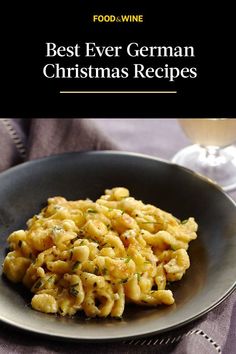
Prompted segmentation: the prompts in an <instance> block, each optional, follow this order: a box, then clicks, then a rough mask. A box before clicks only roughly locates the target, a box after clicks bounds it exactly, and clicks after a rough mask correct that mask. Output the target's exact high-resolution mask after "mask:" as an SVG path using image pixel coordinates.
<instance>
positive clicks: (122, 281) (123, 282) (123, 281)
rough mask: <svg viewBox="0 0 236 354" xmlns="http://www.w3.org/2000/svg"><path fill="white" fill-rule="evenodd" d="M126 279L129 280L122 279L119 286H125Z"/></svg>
mask: <svg viewBox="0 0 236 354" xmlns="http://www.w3.org/2000/svg"><path fill="white" fill-rule="evenodd" d="M128 279H129V278H126V279H122V280H121V281H120V283H121V284H125V283H127V281H128Z"/></svg>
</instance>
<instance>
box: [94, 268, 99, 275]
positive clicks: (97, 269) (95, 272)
mask: <svg viewBox="0 0 236 354" xmlns="http://www.w3.org/2000/svg"><path fill="white" fill-rule="evenodd" d="M98 273H99V268H98V266H96V267H95V268H94V274H95V275H98Z"/></svg>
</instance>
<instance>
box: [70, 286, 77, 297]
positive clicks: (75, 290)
mask: <svg viewBox="0 0 236 354" xmlns="http://www.w3.org/2000/svg"><path fill="white" fill-rule="evenodd" d="M69 293H70V295H72V296H75V297H76V296H78V295H79V291H78V290H77V289H75V288H74V286H72V287H71V288H70V290H69Z"/></svg>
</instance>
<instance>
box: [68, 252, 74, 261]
mask: <svg viewBox="0 0 236 354" xmlns="http://www.w3.org/2000/svg"><path fill="white" fill-rule="evenodd" d="M72 257H73V251H70V258H69V260H70V261H71V259H72Z"/></svg>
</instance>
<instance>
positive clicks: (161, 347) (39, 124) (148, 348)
mask: <svg viewBox="0 0 236 354" xmlns="http://www.w3.org/2000/svg"><path fill="white" fill-rule="evenodd" d="M188 144H189V141H188V140H187V138H186V137H185V136H184V134H183V132H182V131H181V129H180V127H179V126H178V123H177V121H176V120H167V119H165V120H163V119H151V120H149V119H146V120H144V119H138V120H135V119H132V120H131V119H106V120H105V119H100V120H93V119H89V120H81V119H68V120H65V119H61V120H57V119H42V120H39V119H33V120H31V121H26V120H21V119H15V120H11V119H0V151H1V159H0V171H2V170H5V169H7V168H9V167H10V166H12V165H14V164H17V163H21V162H23V161H25V160H28V159H35V158H38V157H42V156H48V155H51V154H55V153H60V152H64V151H80V150H89V149H121V150H126V151H134V152H140V153H145V154H150V155H153V156H156V157H159V158H164V159H167V160H168V159H171V157H172V156H173V155H174V154H175V153H176V151H178V150H179V149H180V148H182V147H184V146H186V145H188ZM231 196H232V197H233V198H234V199H235V200H236V191H234V192H232V193H231ZM235 328H236V292H234V293H233V294H232V295H230V296H229V297H228V299H227V300H225V301H224V302H223V303H222V304H221V305H219V306H218V307H217V308H216V309H214V310H212V311H210V312H209V313H208V314H206V315H204V316H203V317H201V318H200V319H198V320H197V321H194V322H192V323H190V324H188V325H187V326H185V327H182V328H180V329H178V330H175V331H171V332H168V333H165V334H161V335H159V336H154V337H150V338H141V339H138V338H137V339H133V340H130V341H127V342H119V343H101V344H89V343H72V342H62V341H57V340H52V339H50V340H49V339H48V338H45V337H39V336H36V335H32V334H30V333H26V332H24V331H20V330H17V329H15V328H13V327H9V326H7V325H5V324H4V323H0V329H1V330H0V353H7V354H8V353H45V354H49V353H67V352H70V353H90V354H91V353H97V354H98V353H180V354H184V353H186V354H191V353H202V354H208V353H209V354H210V353H221V352H222V353H225V354H231V353H235V352H236V349H235V348H236V336H235Z"/></svg>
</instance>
